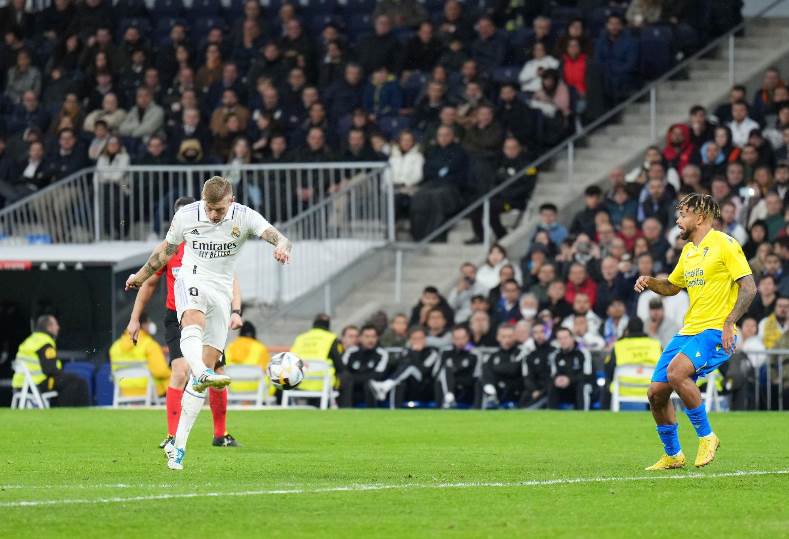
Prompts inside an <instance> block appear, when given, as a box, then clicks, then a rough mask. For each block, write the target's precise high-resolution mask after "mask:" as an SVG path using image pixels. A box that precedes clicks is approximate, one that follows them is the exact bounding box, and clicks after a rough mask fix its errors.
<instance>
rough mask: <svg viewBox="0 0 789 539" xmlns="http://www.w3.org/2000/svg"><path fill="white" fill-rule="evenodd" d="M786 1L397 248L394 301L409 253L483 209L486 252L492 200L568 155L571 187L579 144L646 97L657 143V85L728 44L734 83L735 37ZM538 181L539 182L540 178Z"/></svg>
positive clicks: (398, 298) (398, 297)
mask: <svg viewBox="0 0 789 539" xmlns="http://www.w3.org/2000/svg"><path fill="white" fill-rule="evenodd" d="M787 1H788V0H775V1H773V2H771V3H770V4H769V5H768V6H766V7H765V8H764V9H762V10H761V11H759V12H758V13H757V14H756V15H754V16H753V17H751V18H750V19H749V20H743V22H741V23H740V24H738V25H737V26H735V27H734V28H732V29H731V30H729V31H728V32H727V33H726V34H724V35H722V36H720V37H718V38H716V39H715V40H713V41H711V42H710V43H708V44H707V45H706V46H705V47H703V48H702V49H700V50H698V51H697V52H696V53H695V54H693V55H692V56H690V57H688V58H686V59H685V60H684V61H683V62H681V63H680V64H678V65H676V66H675V67H674V68H672V69H670V70H669V71H668V72H666V73H664V74H663V75H662V76H660V77H659V78H657V79H655V80H653V81H651V82H650V83H649V84H648V85H646V86H645V87H644V88H642V89H641V90H639V91H638V92H635V93H634V94H633V95H631V96H630V97H629V98H628V99H626V100H625V101H623V102H622V103H620V104H619V105H617V106H616V107H614V108H613V109H611V110H609V111H608V112H606V113H605V114H603V115H602V116H600V117H599V118H597V119H596V120H594V121H593V122H591V123H590V124H588V125H586V126H584V127H583V128H582V129H581V130H580V131H578V132H576V133H575V134H574V135H572V136H571V137H569V138H567V139H565V140H564V141H562V142H560V143H559V144H557V145H556V146H554V147H553V148H552V149H550V150H549V151H548V152H546V153H544V154H542V155H541V156H540V157H539V158H537V159H536V160H535V161H533V162H531V163H529V164H528V165H527V166H526V167H524V168H523V169H522V170H521V171H520V172H518V173H516V174H514V175H513V176H511V177H510V178H508V179H507V180H506V181H504V182H503V183H501V184H499V185H498V186H496V187H494V188H493V189H491V190H490V191H488V192H487V193H486V194H484V195H482V196H480V197H479V198H478V199H477V200H475V201H474V202H472V203H470V204H469V205H467V206H466V207H465V208H464V209H463V210H462V211H461V212H460V213H458V214H456V215H454V216H453V217H452V218H451V219H450V220H448V221H447V222H445V223H444V224H442V225H441V226H440V227H438V228H437V229H435V230H434V231H433V232H431V233H430V234H428V235H427V236H426V237H425V238H423V239H422V240H421V241H419V242H418V243H410V244H408V243H401V244H398V245H397V246H396V251H395V286H394V288H395V294H394V296H395V297H394V301H395V302H397V303H400V301H401V300H402V298H401V290H402V275H403V272H402V268H403V257H404V254H405V252H406V251H407V252H409V253H411V254H416V253H419V252H421V251H424V250H426V249H427V248H429V246H430V243H431V242H433V241H434V240H435V239H436V238H438V237H440V236H442V235H444V234H446V233H447V232H448V231H449V230H451V229H452V228H454V227H455V226H456V225H457V224H458V223H459V222H461V221H462V220H464V219H466V218H468V217H470V216H471V214H472V213H473V212H475V211H478V210H479V209H480V208H481V210H482V224H483V238H482V240H483V241H482V243H483V248H484V249H485V251H487V249H488V247H490V245H491V238H492V230H491V228H490V202H491V199H492V198H493V197H495V196H496V195H499V194H500V193H502V192H504V191H505V190H506V189H508V188H510V187H511V186H513V185H515V183H516V182H519V181H523V180H524V179H525V178H526V176H527V174H528V171H529V170H530V169H533V168H534V169H537V170H539V168H540V167H541V166H542V165H545V164H547V163H550V162H551V161H552V160H554V159H556V158H560V157H562V155H563V154H566V158H567V184H568V185H570V184H571V183H572V182H573V180H574V179H575V149H576V145H577V144H578V143H579V142H581V141H582V140H583V139H585V138H586V137H588V136H590V135H591V134H592V133H593V132H594V131H596V130H597V129H599V128H601V127H605V126H607V125H608V124H609V123H610V122H611V121H612V120H613V119H615V118H616V117H617V116H618V115H619V114H621V113H622V112H623V111H624V110H625V109H627V108H628V107H630V106H631V105H633V104H634V103H636V102H638V101H642V100H645V99H647V98H648V99H649V104H650V106H649V126H650V134H651V137H652V140H655V139H656V138H657V115H658V114H657V89H658V86H660V85H662V84H663V83H665V82H667V81H669V80H670V79H672V78H674V77H676V76H677V75H679V74H680V73H683V72H684V71H686V70H687V69H688V68H689V67H690V65H691V64H692V63H693V62H695V61H697V60H699V59H702V58H704V57H706V56H707V55H709V54H710V53H712V52H713V51H715V50H717V49H718V48H720V47H721V46H722V45H726V49H727V55H728V56H727V60H728V70H729V83H730V84H734V82H735V81H736V65H735V52H736V47H735V40H736V35H737V34H738V33H740V32H742V31H743V30H744V29H745V27H746V25H747V24H748V22H751V21H752V20H753V19H755V18H760V17H763V16H764V15H766V14H767V13H768V12H770V11H771V10H773V9H774V8H775V7H776V6H778V5H780V4H783V3H786V2H787ZM537 181H539V176H538V180H537Z"/></svg>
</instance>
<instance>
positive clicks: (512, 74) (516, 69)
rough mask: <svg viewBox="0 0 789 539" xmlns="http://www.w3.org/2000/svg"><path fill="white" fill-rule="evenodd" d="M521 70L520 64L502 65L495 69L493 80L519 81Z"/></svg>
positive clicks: (500, 81) (499, 81)
mask: <svg viewBox="0 0 789 539" xmlns="http://www.w3.org/2000/svg"><path fill="white" fill-rule="evenodd" d="M520 72H521V68H520V66H502V67H497V68H495V69H494V70H493V82H495V83H496V84H504V83H505V82H514V83H517V82H518V75H519V74H520Z"/></svg>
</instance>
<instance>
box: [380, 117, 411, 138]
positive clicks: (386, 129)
mask: <svg viewBox="0 0 789 539" xmlns="http://www.w3.org/2000/svg"><path fill="white" fill-rule="evenodd" d="M410 125H411V120H409V119H408V118H406V117H405V116H384V117H382V118H379V120H378V127H380V128H381V131H382V132H383V134H384V135H386V136H387V137H389V138H390V139H391V138H395V137H397V136H398V135H399V134H400V131H402V130H403V129H408V127H409V126H410Z"/></svg>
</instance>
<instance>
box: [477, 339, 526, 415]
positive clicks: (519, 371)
mask: <svg viewBox="0 0 789 539" xmlns="http://www.w3.org/2000/svg"><path fill="white" fill-rule="evenodd" d="M496 340H497V342H498V345H499V346H498V349H497V350H496V351H495V352H494V353H493V354H491V355H490V357H488V359H487V361H485V362H484V363H483V364H482V376H481V383H482V391H483V394H484V396H485V398H486V400H488V401H492V402H494V403H496V404H498V403H502V404H505V403H514V404H515V405H517V404H518V403H519V402H520V400H521V394H522V393H523V387H524V384H523V382H524V361H523V357H522V353H521V350H520V348H519V347H518V346H516V344H517V342H516V341H515V329H514V328H513V327H512V326H511V325H502V326H499V329H498V331H497V332H496Z"/></svg>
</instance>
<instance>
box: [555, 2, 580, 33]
mask: <svg viewBox="0 0 789 539" xmlns="http://www.w3.org/2000/svg"><path fill="white" fill-rule="evenodd" d="M583 16H584V12H583V10H582V9H580V8H577V7H567V6H554V7H553V9H551V22H552V23H553V26H552V28H553V29H554V30H558V29H559V28H563V27H564V26H566V25H567V23H568V22H570V21H571V20H573V19H576V18H583Z"/></svg>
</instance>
